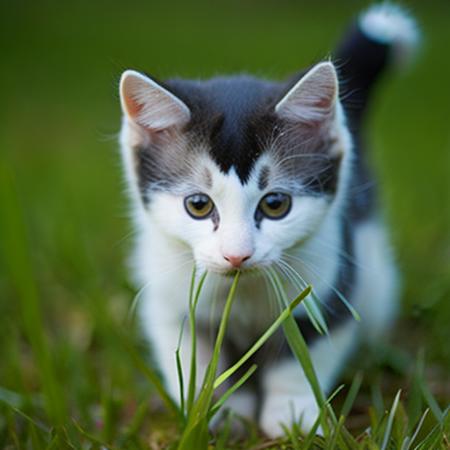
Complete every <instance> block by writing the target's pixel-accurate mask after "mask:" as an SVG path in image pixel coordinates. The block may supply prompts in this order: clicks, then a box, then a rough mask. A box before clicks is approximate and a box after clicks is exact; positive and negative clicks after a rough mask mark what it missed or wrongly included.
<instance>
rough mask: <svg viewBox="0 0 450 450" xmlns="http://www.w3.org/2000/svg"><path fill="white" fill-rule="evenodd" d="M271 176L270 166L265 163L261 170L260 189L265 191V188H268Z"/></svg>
mask: <svg viewBox="0 0 450 450" xmlns="http://www.w3.org/2000/svg"><path fill="white" fill-rule="evenodd" d="M269 177H270V167H269V166H267V165H264V166H263V167H262V168H261V170H260V172H259V177H258V188H259V190H261V191H264V190H265V189H267V186H268V185H269Z"/></svg>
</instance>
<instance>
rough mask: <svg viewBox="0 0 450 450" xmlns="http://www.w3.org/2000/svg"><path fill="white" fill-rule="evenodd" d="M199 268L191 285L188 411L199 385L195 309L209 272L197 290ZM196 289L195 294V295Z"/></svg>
mask: <svg viewBox="0 0 450 450" xmlns="http://www.w3.org/2000/svg"><path fill="white" fill-rule="evenodd" d="M196 274H197V269H196V267H195V265H194V268H193V269H192V278H191V286H190V289H189V326H190V331H191V366H190V373H189V387H188V396H187V404H186V412H187V413H188V414H189V412H190V411H191V409H192V405H193V403H194V398H195V390H196V387H197V330H196V318H195V311H196V309H197V304H198V300H199V298H200V293H201V290H202V287H203V283H204V282H205V279H206V275H207V272H204V273H203V274H202V276H201V277H200V281H199V283H198V286H197V290H195V279H196ZM194 291H195V296H194Z"/></svg>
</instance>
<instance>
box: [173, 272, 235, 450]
mask: <svg viewBox="0 0 450 450" xmlns="http://www.w3.org/2000/svg"><path fill="white" fill-rule="evenodd" d="M239 278H240V272H239V271H238V272H236V275H235V277H234V280H233V283H232V285H231V288H230V291H229V293H228V297H227V299H226V302H225V307H224V310H223V314H222V319H221V321H220V324H219V331H218V333H217V337H216V341H215V344H214V350H213V354H212V357H211V361H210V362H209V364H208V367H207V369H206V372H205V377H204V381H203V384H202V388H201V391H200V394H199V396H198V398H197V400H196V401H195V402H194V404H193V405H192V409H191V411H190V412H189V414H188V417H187V423H186V428H185V429H184V431H183V433H182V435H181V438H180V443H179V446H178V449H179V450H193V449H196V450H204V449H206V448H207V445H208V439H209V433H208V420H207V417H208V412H209V410H210V407H211V402H212V398H213V393H214V380H215V378H216V373H217V367H218V364H219V357H220V351H221V348H222V343H223V339H224V337H225V331H226V328H227V324H228V320H229V317H230V313H231V307H232V305H233V300H234V297H235V293H236V288H237V284H238V282H239Z"/></svg>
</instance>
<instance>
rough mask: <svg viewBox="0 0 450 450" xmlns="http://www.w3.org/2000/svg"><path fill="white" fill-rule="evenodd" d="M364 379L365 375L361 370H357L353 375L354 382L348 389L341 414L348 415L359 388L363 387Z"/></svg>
mask: <svg viewBox="0 0 450 450" xmlns="http://www.w3.org/2000/svg"><path fill="white" fill-rule="evenodd" d="M362 380H363V375H362V373H361V372H357V373H356V374H355V376H354V377H353V381H352V384H351V386H350V389H349V390H348V394H347V397H346V398H345V400H344V404H343V405H342V409H341V416H344V417H347V416H348V415H349V413H350V411H351V409H352V407H353V403H355V399H356V396H357V395H358V392H359V389H360V388H361V384H362Z"/></svg>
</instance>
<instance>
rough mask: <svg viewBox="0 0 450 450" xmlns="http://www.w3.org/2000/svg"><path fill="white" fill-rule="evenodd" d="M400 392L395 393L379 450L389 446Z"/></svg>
mask: <svg viewBox="0 0 450 450" xmlns="http://www.w3.org/2000/svg"><path fill="white" fill-rule="evenodd" d="M401 392H402V391H401V390H399V391H398V392H397V395H396V396H395V398H394V402H393V403H392V407H391V410H390V411H389V416H388V420H387V424H386V429H385V431H384V437H383V443H382V444H381V450H386V449H387V448H388V445H389V440H390V438H391V434H392V426H393V424H394V419H395V413H396V412H397V407H398V403H399V401H400V395H401Z"/></svg>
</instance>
